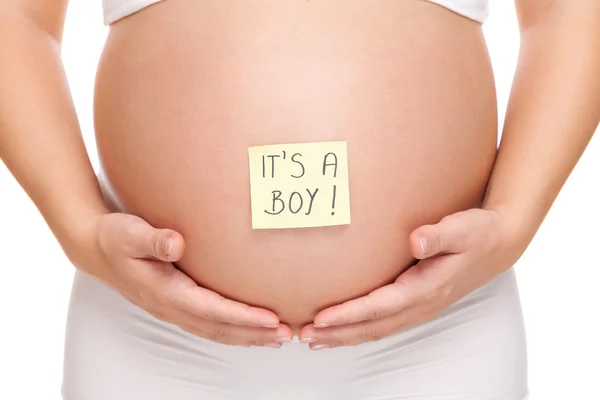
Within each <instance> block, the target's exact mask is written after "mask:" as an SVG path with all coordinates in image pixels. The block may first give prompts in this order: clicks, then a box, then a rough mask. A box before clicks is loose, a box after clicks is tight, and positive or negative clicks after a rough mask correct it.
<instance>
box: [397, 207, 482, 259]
mask: <svg viewBox="0 0 600 400" xmlns="http://www.w3.org/2000/svg"><path fill="white" fill-rule="evenodd" d="M469 219H470V218H469V215H468V213H457V214H453V215H450V216H447V217H444V218H443V219H442V220H441V221H440V222H439V223H437V224H434V225H423V226H420V227H419V228H417V229H415V230H414V231H413V232H412V233H411V234H410V236H409V249H410V253H411V255H412V256H413V257H415V258H417V259H424V258H428V257H432V256H434V255H437V254H440V253H461V252H464V251H466V248H467V243H466V239H467V237H468V234H469V225H470V224H469V222H470V221H469Z"/></svg>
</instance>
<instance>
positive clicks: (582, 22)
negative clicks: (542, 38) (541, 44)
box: [516, 0, 600, 40]
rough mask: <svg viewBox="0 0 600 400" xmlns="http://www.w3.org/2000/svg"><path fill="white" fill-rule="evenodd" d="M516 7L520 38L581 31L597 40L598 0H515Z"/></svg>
mask: <svg viewBox="0 0 600 400" xmlns="http://www.w3.org/2000/svg"><path fill="white" fill-rule="evenodd" d="M516 8H517V17H518V21H519V30H520V35H521V39H524V38H527V37H529V36H532V35H535V36H538V35H539V34H541V35H548V36H552V34H556V33H558V34H562V35H570V34H571V32H573V31H581V30H582V29H583V30H586V31H588V34H589V38H590V40H595V39H597V38H600V30H599V25H598V18H600V1H598V0H577V1H575V0H547V1H541V2H540V1H533V0H517V2H516ZM594 36H595V37H594Z"/></svg>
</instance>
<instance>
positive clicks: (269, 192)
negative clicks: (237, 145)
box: [248, 141, 350, 229]
mask: <svg viewBox="0 0 600 400" xmlns="http://www.w3.org/2000/svg"><path fill="white" fill-rule="evenodd" d="M248 155H249V160H250V196H251V199H250V200H251V205H252V228H253V229H272V228H307V227H316V226H332V225H348V224H350V190H349V184H348V150H347V144H346V142H345V141H342V142H316V143H293V144H276V145H266V146H256V147H250V148H249V149H248Z"/></svg>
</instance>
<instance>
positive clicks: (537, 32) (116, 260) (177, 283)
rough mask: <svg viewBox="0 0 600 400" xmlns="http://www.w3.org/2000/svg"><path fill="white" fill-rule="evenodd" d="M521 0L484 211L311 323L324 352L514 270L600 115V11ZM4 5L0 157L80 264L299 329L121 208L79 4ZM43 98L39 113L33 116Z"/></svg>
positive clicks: (146, 296) (286, 334)
mask: <svg viewBox="0 0 600 400" xmlns="http://www.w3.org/2000/svg"><path fill="white" fill-rule="evenodd" d="M517 6H518V11H519V21H520V24H521V32H522V36H521V37H522V41H521V44H522V49H521V54H520V59H519V66H518V70H517V75H516V78H515V82H514V86H513V93H512V96H511V100H510V103H509V109H508V113H507V120H506V123H505V130H504V133H503V139H502V143H501V146H500V150H499V153H498V157H497V160H496V164H495V166H494V169H493V172H492V175H491V179H490V183H489V185H488V188H487V191H486V195H485V199H484V202H483V204H482V207H480V208H477V209H471V210H468V211H464V212H460V213H455V214H452V215H449V216H448V217H446V218H444V219H442V220H441V221H440V222H439V223H438V224H434V225H424V226H421V227H419V228H417V229H416V230H414V232H413V233H412V234H411V235H410V237H409V243H408V247H409V249H410V252H411V254H412V255H413V256H414V257H415V258H418V259H421V261H420V262H419V263H418V264H417V265H416V266H415V267H413V268H411V269H409V270H408V271H406V272H404V273H403V274H402V275H400V277H399V278H398V279H397V280H396V281H395V282H394V283H393V284H391V285H388V286H384V287H383V288H380V289H378V290H377V291H374V292H372V294H369V295H367V296H366V297H364V298H360V299H356V300H353V301H350V302H347V303H344V304H341V305H338V306H334V307H331V308H328V309H325V310H323V311H322V312H321V313H319V314H317V316H316V317H315V319H314V323H315V324H316V325H323V324H328V325H330V326H329V327H325V328H318V329H317V328H315V326H314V325H313V324H310V325H307V326H306V327H305V328H304V329H303V330H302V332H301V334H300V336H301V338H302V339H304V341H312V342H313V343H312V344H311V348H313V349H323V348H327V347H336V346H341V345H349V344H357V343H360V342H364V341H367V340H377V339H379V338H381V337H384V336H387V335H390V334H393V333H394V332H397V331H399V330H401V329H403V328H405V327H406V326H410V325H412V324H415V323H417V322H419V321H423V320H425V319H428V318H431V317H432V316H434V315H436V314H437V313H439V312H441V311H442V310H443V309H445V308H447V307H448V306H449V305H450V304H452V303H453V302H455V301H457V300H458V299H460V298H462V297H463V296H465V295H466V294H468V293H470V292H471V291H473V290H474V289H476V288H477V287H480V286H481V285H482V284H484V283H485V282H488V281H489V280H491V279H493V277H495V276H497V275H498V274H500V273H501V272H503V271H505V270H506V269H508V268H510V266H511V265H512V264H513V263H514V261H516V260H517V259H518V258H519V256H520V255H521V254H522V252H523V251H524V250H525V248H526V247H527V244H528V243H529V241H530V240H531V238H532V237H533V235H534V234H535V232H536V231H537V229H538V228H539V225H540V224H541V222H542V220H543V218H544V217H545V215H546V213H547V211H548V209H549V208H550V206H551V204H552V203H553V201H554V199H555V198H556V196H557V194H558V192H559V191H560V188H561V187H562V185H563V184H564V182H565V181H566V179H567V177H568V175H569V173H570V172H571V170H572V169H573V167H574V166H575V164H576V162H577V160H578V159H579V157H580V156H581V154H582V153H583V151H584V149H585V146H586V145H587V143H588V142H589V140H590V138H591V136H592V134H593V132H594V130H595V129H596V127H597V125H598V120H599V118H600V87H599V86H600V82H599V78H598V74H597V71H598V70H599V69H600V68H599V67H600V60H599V58H600V52H599V51H598V49H600V42H599V41H600V32H598V30H599V28H598V26H597V24H596V23H595V22H596V21H595V18H594V16H596V15H598V13H599V11H600V10H599V5H598V3H597V2H596V1H592V0H589V1H585V0H581V1H578V2H573V1H569V0H563V1H559V0H556V1H534V0H529V1H525V0H523V1H519V2H517ZM0 7H2V8H1V9H0V15H1V17H0V19H1V20H0V38H2V40H0V51H2V52H3V53H4V54H12V55H15V56H14V57H11V59H10V60H8V62H3V63H2V64H1V65H0V77H2V79H4V80H3V81H2V82H1V84H0V102H1V103H2V104H3V107H0V126H1V127H2V129H0V157H2V160H3V161H4V162H5V164H6V165H7V167H8V168H9V170H10V171H11V172H12V173H13V175H14V176H15V178H16V179H17V180H18V181H19V183H20V184H21V185H22V186H23V188H24V190H26V192H27V193H28V194H29V196H30V197H31V198H32V200H33V201H34V203H35V204H36V205H37V206H38V208H39V210H40V212H41V213H42V215H43V216H44V218H45V219H46V221H47V222H48V224H49V226H50V228H51V229H52V230H53V232H54V233H55V235H56V237H57V239H58V240H59V242H60V243H61V245H62V246H63V248H64V249H65V253H66V254H67V255H68V256H69V258H70V259H71V261H72V262H73V263H74V264H75V265H76V266H77V267H78V268H80V269H81V270H83V271H86V272H89V273H91V274H93V275H95V276H97V277H99V278H100V279H103V280H104V281H105V282H107V283H109V284H112V285H113V286H115V287H119V288H120V291H122V292H123V293H126V294H127V296H128V298H129V299H130V300H131V301H133V302H134V303H136V304H138V305H140V306H141V307H143V308H146V309H149V310H152V312H154V313H155V314H156V315H157V316H159V317H162V318H163V319H166V320H170V321H172V322H173V323H176V324H179V325H180V326H183V327H184V328H186V327H187V328H188V329H189V330H192V331H194V332H195V333H198V334H200V335H202V336H205V337H210V338H211V339H213V340H217V341H222V342H227V343H235V344H242V343H243V344H246V345H249V344H266V343H272V342H275V341H276V339H279V341H280V342H282V341H285V340H286V339H289V338H291V331H290V330H289V329H288V328H287V327H285V326H281V327H280V328H278V329H279V330H277V329H268V328H261V327H260V326H261V325H271V324H273V325H276V324H277V323H278V322H279V320H278V317H277V316H276V315H274V314H273V313H270V312H269V311H267V310H264V309H256V308H252V307H248V306H244V305H242V304H240V303H235V302H231V301H229V300H225V301H223V298H222V297H221V296H220V295H217V294H216V293H214V292H210V291H207V290H206V289H202V288H200V287H198V286H197V285H196V284H195V283H194V282H193V281H192V280H190V279H189V278H188V277H187V276H185V275H184V274H177V273H175V272H173V271H175V270H174V269H173V268H172V264H170V263H171V262H174V261H177V260H178V258H179V257H181V255H182V254H183V250H184V241H183V238H182V237H181V236H180V235H179V234H177V233H176V232H175V231H173V230H169V229H155V228H153V227H152V226H150V225H149V224H148V223H147V222H145V221H143V220H141V219H139V218H137V217H133V216H131V215H126V214H123V213H111V212H110V208H109V207H107V205H106V204H105V202H104V201H103V197H102V192H101V190H100V187H99V185H98V182H97V180H96V177H95V175H94V173H93V170H92V168H91V165H90V163H89V160H88V159H87V155H86V153H85V148H84V146H83V141H82V140H81V135H80V132H79V128H78V126H77V121H76V117H75V114H74V111H73V107H72V104H71V100H70V97H69V95H68V89H67V86H66V80H65V77H64V71H63V70H62V66H61V64H60V58H59V56H60V53H59V49H60V47H59V43H60V40H61V35H62V25H63V22H64V10H65V8H66V2H65V1H56V0H55V1H50V0H48V1H45V2H39V1H33V0H30V1H16V0H13V1H8V2H4V3H3V5H2V6H0ZM563 32H569V34H568V35H565V34H563ZM574 44H577V45H574ZM22 49H27V50H22ZM5 52H7V53H5ZM17 71H19V72H18V73H17ZM23 71H24V72H23ZM7 77H10V78H7ZM15 77H19V79H15ZM42 82H43V83H44V84H43V85H42ZM7 99H10V101H7ZM33 99H35V102H34V101H32V100H33ZM5 100H6V101H5ZM32 107H33V108H34V109H35V111H36V115H38V116H39V118H29V117H28V115H30V113H31V109H32ZM40 131H44V132H47V133H46V134H45V135H40V134H39V132H40ZM16 132H18V134H16ZM541 132H543V134H541ZM56 143H61V146H57V145H56ZM25 150H26V151H25ZM31 165H39V166H43V167H39V168H31V167H30V166H31ZM424 238H425V240H424V241H423V239H424ZM422 243H423V247H422ZM166 250H167V251H166ZM481 260H486V263H485V264H484V263H482V262H481ZM482 265H485V269H483V268H482ZM142 267H143V268H142ZM166 278H170V279H166ZM407 283H410V284H407ZM217 304H218V305H217ZM411 306H412V307H411ZM223 321H226V322H228V323H229V324H223V323H222V322H223Z"/></svg>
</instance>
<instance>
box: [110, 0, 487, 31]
mask: <svg viewBox="0 0 600 400" xmlns="http://www.w3.org/2000/svg"><path fill="white" fill-rule="evenodd" d="M159 1H163V0H102V5H103V7H104V23H105V24H106V25H110V24H112V23H113V22H115V21H117V20H119V19H121V18H124V17H126V16H128V15H131V14H133V13H135V12H137V11H140V10H142V9H144V8H146V7H148V6H150V5H152V4H154V3H158V2H159ZM428 1H431V2H432V3H436V4H439V5H441V6H443V7H446V8H447V9H449V10H451V11H454V12H455V13H457V14H460V15H462V16H465V17H467V18H470V19H472V20H475V21H477V22H479V23H482V24H483V23H484V22H485V21H486V20H487V18H488V13H489V1H490V0H428Z"/></svg>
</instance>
